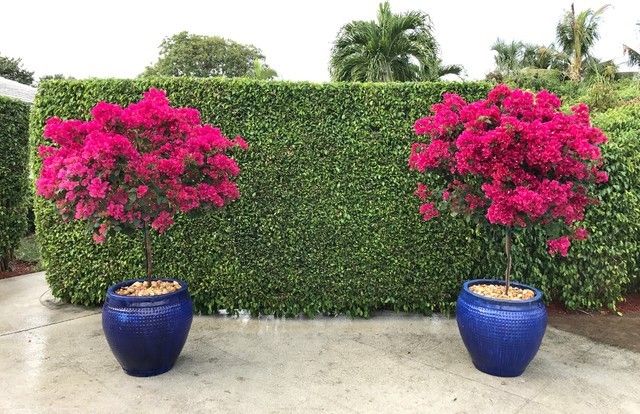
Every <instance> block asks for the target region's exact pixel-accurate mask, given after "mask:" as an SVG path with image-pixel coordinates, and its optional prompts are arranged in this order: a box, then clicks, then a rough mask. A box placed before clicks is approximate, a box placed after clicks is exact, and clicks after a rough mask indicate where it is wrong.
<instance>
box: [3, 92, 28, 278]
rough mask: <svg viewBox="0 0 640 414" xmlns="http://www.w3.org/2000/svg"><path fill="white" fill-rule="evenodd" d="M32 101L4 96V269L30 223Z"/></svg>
mask: <svg viewBox="0 0 640 414" xmlns="http://www.w3.org/2000/svg"><path fill="white" fill-rule="evenodd" d="M28 126H29V105H27V104H25V103H23V102H20V101H16V100H13V99H8V98H5V97H2V96H0V270H5V269H6V268H7V267H8V265H9V260H10V258H11V256H12V254H13V250H14V249H15V248H16V247H17V246H18V243H19V241H20V237H22V235H23V234H24V232H25V230H26V226H27V203H26V201H27V185H28V178H27V171H28V169H27V160H28V158H27V157H28V153H29V152H28V144H27V143H28V136H29V135H28Z"/></svg>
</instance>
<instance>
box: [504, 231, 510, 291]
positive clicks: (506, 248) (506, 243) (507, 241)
mask: <svg viewBox="0 0 640 414" xmlns="http://www.w3.org/2000/svg"><path fill="white" fill-rule="evenodd" d="M504 252H505V254H506V255H507V268H506V270H505V272H504V280H505V294H508V293H509V285H510V284H511V228H509V227H507V232H506V234H505V236H504Z"/></svg>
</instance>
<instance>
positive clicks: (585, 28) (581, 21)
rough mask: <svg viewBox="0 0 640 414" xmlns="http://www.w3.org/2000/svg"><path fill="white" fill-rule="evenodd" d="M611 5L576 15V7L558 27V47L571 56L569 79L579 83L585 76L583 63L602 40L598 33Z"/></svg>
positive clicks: (568, 12)
mask: <svg viewBox="0 0 640 414" xmlns="http://www.w3.org/2000/svg"><path fill="white" fill-rule="evenodd" d="M607 8H609V5H608V4H607V5H605V6H602V7H600V8H599V9H598V10H595V11H594V10H592V9H586V10H583V11H581V12H580V13H578V14H577V15H576V11H575V8H574V5H573V4H571V9H570V10H569V11H567V12H566V13H565V15H564V17H563V18H562V20H560V22H558V25H557V26H556V38H557V41H558V45H559V46H560V48H561V49H562V51H563V52H564V53H566V54H567V56H569V67H568V75H569V79H571V80H573V81H579V80H580V79H582V75H583V63H584V60H585V58H587V57H589V56H590V54H589V51H590V49H591V47H592V46H593V45H594V43H595V42H596V41H597V40H598V39H599V38H600V34H599V33H598V29H599V24H600V19H601V17H602V14H603V13H604V12H605V11H606V10H607Z"/></svg>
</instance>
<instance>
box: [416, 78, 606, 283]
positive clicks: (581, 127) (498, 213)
mask: <svg viewBox="0 0 640 414" xmlns="http://www.w3.org/2000/svg"><path fill="white" fill-rule="evenodd" d="M431 109H432V111H433V115H431V116H428V117H425V118H421V119H418V120H417V121H416V123H415V125H414V129H415V132H416V134H417V135H422V136H425V138H426V139H425V140H424V142H416V143H414V144H413V145H412V147H411V155H410V157H409V167H410V168H411V169H414V170H417V171H419V172H425V171H427V170H431V171H433V172H434V173H435V174H436V175H439V176H441V177H442V178H443V180H444V183H445V184H444V186H441V188H428V187H427V186H426V185H425V184H423V183H418V188H417V190H416V195H417V196H418V197H419V198H420V199H421V200H422V204H421V206H420V214H421V215H422V217H423V218H424V220H430V219H433V218H434V217H437V216H438V215H439V214H440V211H441V210H443V209H449V210H450V211H451V212H453V213H455V214H462V215H467V216H469V217H471V218H473V219H476V220H477V221H479V222H481V223H487V224H490V225H495V226H500V227H502V228H503V229H504V232H505V252H506V256H507V266H506V271H505V279H506V290H507V291H508V289H509V277H510V272H511V243H512V234H513V232H514V231H515V230H518V229H523V228H526V227H529V226H533V225H541V226H545V228H547V229H548V230H549V231H548V233H549V234H554V233H555V236H553V238H551V239H550V240H548V241H547V248H548V251H549V253H551V254H552V255H556V254H559V255H561V256H566V255H567V254H568V251H569V247H570V245H571V240H582V239H585V238H586V237H587V236H588V231H587V230H586V229H585V228H583V227H580V226H579V225H578V223H579V222H580V221H581V220H582V219H583V218H584V214H585V208H586V207H587V206H588V205H590V204H592V203H595V202H597V200H596V199H594V198H593V197H591V196H590V195H589V190H590V189H592V188H593V186H594V185H596V184H602V183H605V182H607V180H608V175H607V173H606V172H605V171H604V170H603V161H602V155H601V151H600V145H601V144H603V143H605V142H606V141H607V138H606V137H605V135H604V134H603V133H602V131H600V130H599V129H597V128H595V127H593V126H591V123H590V121H589V108H588V107H587V106H586V105H584V104H580V105H577V106H575V107H573V108H572V110H571V113H564V112H562V111H561V110H560V99H559V98H558V97H557V96H555V95H553V94H552V93H549V92H547V91H541V92H538V93H537V94H533V93H531V92H527V91H523V90H520V89H510V88H509V87H507V86H505V85H498V86H496V87H495V88H494V89H493V90H492V91H490V92H489V94H488V95H487V97H486V99H481V100H478V101H476V102H470V103H467V102H465V101H464V100H463V99H462V98H461V97H460V96H458V95H456V94H450V93H449V94H447V93H446V94H444V96H443V100H442V102H441V103H438V104H435V105H433V106H432V108H431Z"/></svg>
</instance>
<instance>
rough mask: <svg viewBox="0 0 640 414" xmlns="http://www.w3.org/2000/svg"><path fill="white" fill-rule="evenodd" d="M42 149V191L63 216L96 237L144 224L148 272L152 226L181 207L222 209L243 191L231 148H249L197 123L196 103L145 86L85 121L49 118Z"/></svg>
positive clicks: (162, 224)
mask: <svg viewBox="0 0 640 414" xmlns="http://www.w3.org/2000/svg"><path fill="white" fill-rule="evenodd" d="M44 136H45V137H46V138H48V139H49V140H51V141H52V142H53V145H51V146H41V147H40V148H39V154H40V157H41V158H42V160H43V166H42V171H41V173H40V177H39V178H38V179H37V181H36V188H37V192H38V194H39V195H41V196H43V197H45V198H47V199H50V200H53V201H54V202H55V205H56V207H57V208H58V210H59V211H60V213H61V214H62V217H63V218H64V219H65V220H83V221H86V222H87V223H88V225H89V226H90V228H91V230H92V232H93V240H94V241H95V242H96V243H102V242H104V241H105V238H106V236H107V234H108V233H109V232H110V231H112V230H116V231H117V230H128V231H132V230H142V232H143V234H144V247H145V257H146V272H147V278H148V279H151V278H152V274H153V270H152V251H151V250H152V249H151V238H150V231H151V230H155V231H157V232H158V233H163V232H164V231H166V230H167V229H168V228H169V227H171V225H172V224H173V222H174V217H175V216H176V214H178V213H188V212H192V211H195V210H196V209H200V208H212V207H213V208H220V207H223V206H224V205H225V204H227V203H228V202H230V201H232V200H235V199H237V198H238V197H239V196H240V193H239V191H238V187H237V185H236V183H235V182H234V181H233V180H234V178H235V177H236V176H237V175H238V174H239V172H240V168H239V166H238V164H237V162H236V161H235V160H234V159H233V158H231V157H230V156H229V151H230V150H232V149H233V148H236V147H239V148H242V149H246V148H247V144H246V142H245V141H244V140H243V139H242V138H241V137H236V138H235V139H229V138H227V137H225V136H224V135H223V134H222V132H221V131H220V129H218V128H215V127H213V126H211V125H207V124H202V123H201V120H200V113H199V112H198V111H197V110H196V109H193V108H174V107H172V106H171V105H170V103H169V100H168V99H167V96H166V93H165V92H164V91H162V90H159V89H150V90H149V91H147V92H146V93H145V94H144V96H143V98H142V99H141V100H140V101H139V102H136V103H133V104H131V105H129V106H127V107H124V108H123V107H121V106H119V105H116V104H113V103H107V102H100V103H98V104H97V105H96V106H94V107H93V109H92V110H91V119H90V120H88V121H81V120H67V121H63V120H61V119H59V118H56V117H54V118H50V119H49V120H48V121H47V123H46V126H45V129H44Z"/></svg>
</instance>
